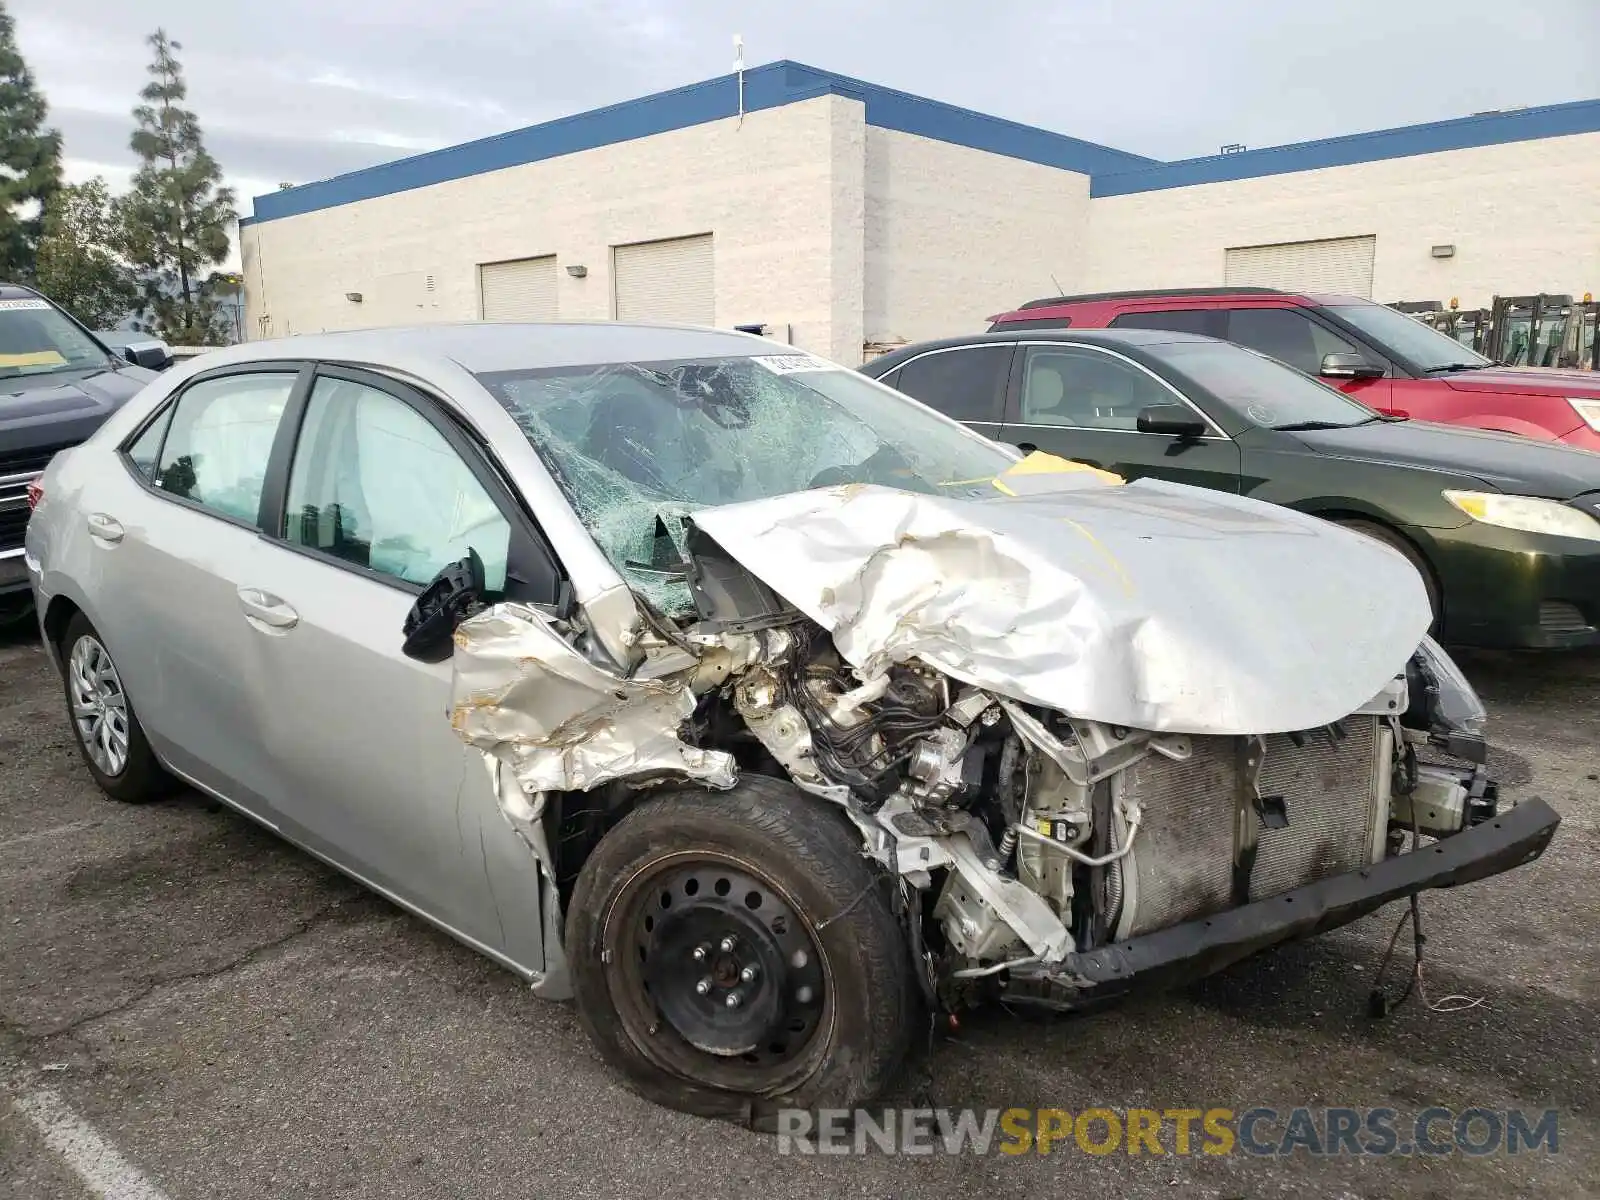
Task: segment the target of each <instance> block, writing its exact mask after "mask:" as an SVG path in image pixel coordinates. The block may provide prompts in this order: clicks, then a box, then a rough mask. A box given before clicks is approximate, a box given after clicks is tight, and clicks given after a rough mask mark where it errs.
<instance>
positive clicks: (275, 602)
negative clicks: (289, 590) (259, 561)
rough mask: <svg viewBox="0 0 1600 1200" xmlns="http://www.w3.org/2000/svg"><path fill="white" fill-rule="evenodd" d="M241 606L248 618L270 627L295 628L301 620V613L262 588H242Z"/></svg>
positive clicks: (240, 593) (240, 595)
mask: <svg viewBox="0 0 1600 1200" xmlns="http://www.w3.org/2000/svg"><path fill="white" fill-rule="evenodd" d="M239 607H240V608H242V609H244V615H245V618H246V619H247V620H249V621H251V622H252V623H255V622H259V623H260V624H262V625H265V626H267V627H268V628H269V629H293V628H294V626H295V623H296V622H297V621H299V620H300V614H299V613H297V612H295V610H294V609H292V608H290V607H289V605H287V604H285V603H284V602H283V601H282V600H280V599H278V597H276V596H274V595H273V594H272V593H271V592H263V591H262V590H261V589H260V588H240V589H239Z"/></svg>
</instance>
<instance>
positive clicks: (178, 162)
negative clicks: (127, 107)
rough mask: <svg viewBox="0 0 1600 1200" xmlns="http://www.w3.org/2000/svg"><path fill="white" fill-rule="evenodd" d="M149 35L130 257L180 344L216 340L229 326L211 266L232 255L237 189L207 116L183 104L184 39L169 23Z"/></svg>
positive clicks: (137, 114)
mask: <svg viewBox="0 0 1600 1200" xmlns="http://www.w3.org/2000/svg"><path fill="white" fill-rule="evenodd" d="M146 40H147V41H148V42H149V44H150V47H151V49H153V50H154V51H155V58H154V61H152V62H151V64H150V68H149V69H150V82H149V83H147V84H145V86H144V89H143V90H142V91H141V92H140V93H139V97H140V99H141V100H143V101H144V103H143V104H140V105H139V106H138V107H137V108H135V109H134V110H133V118H134V122H135V129H134V132H133V137H132V138H131V139H130V140H129V143H128V144H129V146H130V147H131V148H132V150H133V152H134V153H135V154H137V155H138V156H139V160H140V167H139V170H138V172H137V173H136V174H135V175H134V177H133V187H132V190H131V191H129V193H128V195H127V196H125V197H124V198H123V199H122V201H121V203H120V205H119V208H120V211H121V215H122V219H123V222H124V226H125V228H126V232H127V246H128V258H129V261H131V262H132V263H133V265H134V267H136V268H137V269H138V270H139V272H140V275H141V276H142V278H143V280H144V292H145V298H144V307H145V310H146V311H147V312H149V313H150V314H151V316H152V318H153V324H154V326H155V328H156V329H157V331H159V332H160V333H161V334H162V336H163V337H165V338H166V339H167V341H169V342H171V343H172V344H174V345H190V346H205V345H212V344H215V343H217V342H219V341H223V340H225V339H226V332H227V331H226V329H225V328H224V325H225V321H224V320H223V318H222V314H220V313H219V312H218V305H217V297H216V296H215V295H214V294H213V293H214V290H215V287H216V285H217V284H216V281H217V273H216V272H215V271H208V270H207V268H213V267H215V266H216V265H217V264H219V263H221V262H222V261H223V259H225V258H227V257H228V245H229V238H228V230H229V226H230V225H231V224H232V223H233V221H234V219H235V218H234V211H233V189H231V188H226V187H222V186H221V182H222V168H221V167H219V166H218V165H217V160H216V159H214V158H212V157H211V155H209V154H207V153H206V148H205V144H204V141H203V140H202V138H201V134H200V122H199V120H198V119H197V118H196V117H195V115H194V113H193V112H191V111H190V110H189V109H187V108H184V107H183V101H184V100H185V99H186V98H187V96H188V91H189V90H188V87H187V86H186V85H185V84H184V81H183V67H182V66H181V64H179V62H178V59H177V52H178V51H179V50H181V49H183V47H182V45H181V44H180V43H178V42H175V41H173V40H172V39H171V38H169V37H168V36H167V34H166V31H165V30H163V29H158V30H156V31H155V33H153V34H151V35H150V37H149V38H147V39H146Z"/></svg>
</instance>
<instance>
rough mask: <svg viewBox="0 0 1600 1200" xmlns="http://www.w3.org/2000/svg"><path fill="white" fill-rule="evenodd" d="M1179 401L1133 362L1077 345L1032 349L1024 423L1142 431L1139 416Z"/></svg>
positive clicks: (1026, 378)
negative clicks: (1160, 405) (1147, 409)
mask: <svg viewBox="0 0 1600 1200" xmlns="http://www.w3.org/2000/svg"><path fill="white" fill-rule="evenodd" d="M1176 403H1178V398H1177V397H1176V396H1174V395H1173V394H1172V392H1171V391H1169V390H1168V389H1167V388H1165V387H1163V386H1162V385H1161V384H1160V383H1159V382H1158V381H1157V380H1155V379H1153V378H1152V377H1151V376H1149V375H1147V374H1146V373H1145V372H1143V371H1141V370H1139V368H1137V367H1135V366H1133V365H1132V364H1131V363H1125V362H1123V361H1122V360H1121V359H1117V358H1113V357H1111V356H1110V355H1109V354H1102V353H1101V352H1100V351H1098V350H1086V349H1082V348H1079V347H1075V346H1062V347H1060V348H1058V349H1057V348H1051V349H1037V350H1029V351H1028V360H1027V365H1026V366H1025V368H1024V370H1023V376H1022V421H1023V423H1025V424H1029V425H1067V426H1071V427H1073V428H1076V429H1119V430H1136V429H1137V428H1138V421H1139V413H1140V412H1141V411H1142V410H1143V409H1145V408H1148V407H1150V406H1151V405H1153V404H1176Z"/></svg>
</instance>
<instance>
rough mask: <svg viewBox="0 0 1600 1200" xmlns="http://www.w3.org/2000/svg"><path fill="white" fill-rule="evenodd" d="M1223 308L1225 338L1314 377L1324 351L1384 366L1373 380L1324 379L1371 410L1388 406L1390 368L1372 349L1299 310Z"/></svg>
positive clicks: (1392, 384)
mask: <svg viewBox="0 0 1600 1200" xmlns="http://www.w3.org/2000/svg"><path fill="white" fill-rule="evenodd" d="M1226 312H1227V322H1228V324H1227V340H1228V341H1230V342H1235V343H1237V344H1238V345H1240V346H1244V347H1247V348H1248V349H1251V350H1256V351H1259V352H1260V353H1262V354H1265V355H1267V356H1269V357H1271V358H1275V359H1277V360H1278V361H1279V362H1282V363H1287V364H1288V365H1289V366H1291V367H1293V368H1294V369H1295V370H1297V371H1304V372H1305V373H1306V374H1307V375H1310V376H1311V377H1312V378H1313V379H1317V378H1321V371H1322V360H1323V358H1324V357H1325V356H1327V355H1329V354H1359V355H1360V356H1361V357H1363V358H1365V359H1367V360H1369V361H1371V362H1373V363H1374V364H1375V365H1380V366H1383V367H1385V368H1386V374H1385V375H1384V376H1383V377H1382V378H1377V379H1325V380H1323V382H1324V383H1327V384H1329V385H1330V386H1332V387H1337V388H1338V389H1339V390H1340V391H1342V392H1344V393H1345V394H1346V395H1348V396H1351V397H1353V398H1354V399H1356V400H1358V401H1360V402H1361V403H1362V404H1365V405H1366V406H1367V407H1368V408H1372V409H1387V408H1390V407H1391V406H1392V399H1393V389H1394V380H1393V376H1394V371H1393V368H1392V367H1390V366H1389V364H1388V363H1387V362H1386V361H1385V360H1384V359H1382V358H1380V357H1379V356H1377V355H1375V354H1374V353H1373V352H1372V351H1371V350H1369V349H1367V348H1366V347H1364V346H1358V345H1356V344H1355V343H1354V342H1352V341H1350V340H1349V339H1348V338H1345V337H1343V336H1342V335H1340V334H1338V333H1335V332H1334V331H1333V330H1332V329H1330V328H1328V326H1326V325H1324V324H1323V323H1322V322H1321V321H1318V320H1316V319H1315V318H1313V317H1312V316H1311V314H1310V313H1308V312H1307V311H1306V310H1305V309H1301V308H1265V307H1240V308H1230V309H1228V310H1226Z"/></svg>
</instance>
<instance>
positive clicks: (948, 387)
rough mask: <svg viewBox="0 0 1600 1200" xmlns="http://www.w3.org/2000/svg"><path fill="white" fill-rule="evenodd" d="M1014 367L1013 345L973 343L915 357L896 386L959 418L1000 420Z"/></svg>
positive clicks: (907, 365) (901, 372) (932, 406)
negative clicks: (960, 347) (1010, 374)
mask: <svg viewBox="0 0 1600 1200" xmlns="http://www.w3.org/2000/svg"><path fill="white" fill-rule="evenodd" d="M1010 370H1011V347H1010V346H970V347H968V348H966V349H964V350H945V351H941V352H939V353H935V354H925V355H923V356H922V357H921V358H918V359H913V360H912V361H911V362H908V363H907V364H906V365H905V366H903V367H901V368H900V381H899V382H898V383H897V384H895V387H896V388H897V389H898V390H900V391H902V392H904V393H905V394H906V395H908V396H910V397H912V398H913V399H916V400H921V401H922V402H923V403H924V404H926V405H927V406H928V407H930V408H936V409H938V410H939V411H940V412H942V413H943V414H944V415H945V416H947V417H954V418H955V419H956V420H957V421H996V422H998V421H999V420H1000V413H1001V409H1002V407H1003V406H1004V404H1005V394H1006V376H1007V374H1009V373H1010Z"/></svg>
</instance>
